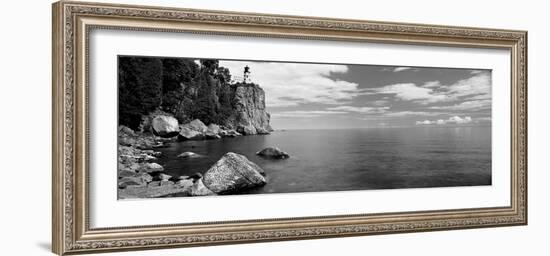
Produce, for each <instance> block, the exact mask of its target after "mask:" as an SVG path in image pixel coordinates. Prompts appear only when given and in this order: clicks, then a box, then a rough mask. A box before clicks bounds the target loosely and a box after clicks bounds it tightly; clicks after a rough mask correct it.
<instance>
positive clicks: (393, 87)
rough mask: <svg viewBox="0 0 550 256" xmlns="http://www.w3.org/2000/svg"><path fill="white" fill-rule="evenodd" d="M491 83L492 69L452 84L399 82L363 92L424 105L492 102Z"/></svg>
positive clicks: (363, 92)
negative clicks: (474, 101)
mask: <svg viewBox="0 0 550 256" xmlns="http://www.w3.org/2000/svg"><path fill="white" fill-rule="evenodd" d="M491 83H492V82H491V75H490V71H480V72H479V73H477V74H475V75H473V76H472V77H469V78H467V79H462V80H459V81H457V82H455V83H452V84H442V83H441V82H440V81H429V82H426V83H424V84H422V85H420V86H419V85H417V84H415V83H398V84H390V85H385V86H382V87H379V88H370V89H366V90H364V91H362V92H361V94H364V95H377V94H392V95H393V96H394V97H396V98H397V99H400V100H403V101H412V102H415V103H419V104H423V105H426V104H433V103H441V102H453V101H471V100H487V101H489V103H490V99H491ZM464 107H467V106H464ZM449 108H451V107H449Z"/></svg>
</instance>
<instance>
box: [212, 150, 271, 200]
mask: <svg viewBox="0 0 550 256" xmlns="http://www.w3.org/2000/svg"><path fill="white" fill-rule="evenodd" d="M262 173H264V171H263V170H262V168H260V167H259V166H258V165H256V164H255V163H253V162H251V161H249V160H248V159H247V158H246V157H245V156H243V155H239V154H236V153H232V152H229V153H227V154H225V155H224V156H223V157H222V158H221V159H220V160H218V162H216V163H215V164H214V165H213V166H212V167H211V168H210V169H209V170H208V171H207V172H206V173H205V174H204V177H203V179H202V180H203V182H204V185H205V186H206V187H207V188H208V189H210V190H211V191H212V192H214V193H216V194H231V193H238V192H240V191H243V190H247V189H250V188H254V187H257V186H263V185H265V184H266V180H265V178H264V177H263V176H262Z"/></svg>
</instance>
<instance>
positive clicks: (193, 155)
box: [178, 151, 203, 158]
mask: <svg viewBox="0 0 550 256" xmlns="http://www.w3.org/2000/svg"><path fill="white" fill-rule="evenodd" d="M178 157H179V158H198V157H203V156H202V155H199V154H197V153H193V152H190V151H188V152H183V153H181V154H179V155H178Z"/></svg>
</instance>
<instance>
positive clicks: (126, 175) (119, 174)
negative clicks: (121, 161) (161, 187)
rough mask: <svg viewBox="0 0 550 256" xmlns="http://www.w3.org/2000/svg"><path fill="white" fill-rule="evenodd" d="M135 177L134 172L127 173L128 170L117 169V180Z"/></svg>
mask: <svg viewBox="0 0 550 256" xmlns="http://www.w3.org/2000/svg"><path fill="white" fill-rule="evenodd" d="M135 176H137V173H136V172H133V171H129V170H120V168H119V172H118V178H119V179H121V178H124V177H135Z"/></svg>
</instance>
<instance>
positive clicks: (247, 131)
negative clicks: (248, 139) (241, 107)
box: [237, 125, 257, 135]
mask: <svg viewBox="0 0 550 256" xmlns="http://www.w3.org/2000/svg"><path fill="white" fill-rule="evenodd" d="M237 132H239V133H242V134H244V135H254V134H257V131H256V128H255V127H254V126H252V125H246V126H244V125H240V126H237Z"/></svg>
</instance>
